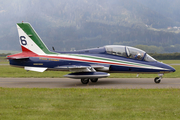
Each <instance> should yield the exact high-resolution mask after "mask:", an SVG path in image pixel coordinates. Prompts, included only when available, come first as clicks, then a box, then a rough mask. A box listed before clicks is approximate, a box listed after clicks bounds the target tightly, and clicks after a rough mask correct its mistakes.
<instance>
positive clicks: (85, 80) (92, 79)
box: [81, 78, 98, 84]
mask: <svg viewBox="0 0 180 120" xmlns="http://www.w3.org/2000/svg"><path fill="white" fill-rule="evenodd" d="M89 80H91V82H92V83H95V82H97V81H98V78H91V79H89V78H82V79H81V83H82V84H88V83H89Z"/></svg>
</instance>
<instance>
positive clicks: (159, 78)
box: [154, 74, 163, 84]
mask: <svg viewBox="0 0 180 120" xmlns="http://www.w3.org/2000/svg"><path fill="white" fill-rule="evenodd" d="M162 76H163V74H159V77H156V78H154V82H155V83H157V84H158V83H160V82H161V79H162Z"/></svg>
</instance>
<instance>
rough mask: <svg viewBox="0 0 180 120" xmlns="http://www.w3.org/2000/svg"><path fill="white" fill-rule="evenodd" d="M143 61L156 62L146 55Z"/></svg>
mask: <svg viewBox="0 0 180 120" xmlns="http://www.w3.org/2000/svg"><path fill="white" fill-rule="evenodd" d="M144 61H148V62H154V61H156V60H155V59H154V58H153V57H151V56H150V55H148V54H146V56H145V57H144Z"/></svg>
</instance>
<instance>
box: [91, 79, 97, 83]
mask: <svg viewBox="0 0 180 120" xmlns="http://www.w3.org/2000/svg"><path fill="white" fill-rule="evenodd" d="M90 80H91V82H92V83H95V82H97V81H98V78H94V79H90Z"/></svg>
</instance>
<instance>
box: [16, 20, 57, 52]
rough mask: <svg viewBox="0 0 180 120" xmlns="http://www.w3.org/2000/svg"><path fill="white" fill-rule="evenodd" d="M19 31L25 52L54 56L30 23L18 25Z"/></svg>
mask: <svg viewBox="0 0 180 120" xmlns="http://www.w3.org/2000/svg"><path fill="white" fill-rule="evenodd" d="M17 29H18V33H19V40H20V45H21V48H22V51H23V52H33V53H36V54H38V55H45V54H54V53H53V52H51V51H49V49H48V48H47V47H46V45H45V44H44V43H43V41H42V40H41V38H40V37H39V36H38V34H37V33H36V32H35V30H34V29H33V27H32V26H31V25H30V24H29V23H17Z"/></svg>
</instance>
